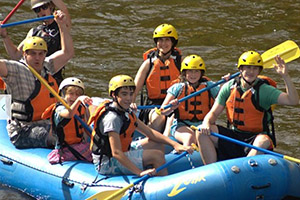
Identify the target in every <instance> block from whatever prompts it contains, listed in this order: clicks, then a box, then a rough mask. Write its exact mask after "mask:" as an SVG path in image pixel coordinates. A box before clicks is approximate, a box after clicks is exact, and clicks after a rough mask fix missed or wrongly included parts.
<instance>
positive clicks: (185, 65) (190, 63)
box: [180, 55, 206, 72]
mask: <svg viewBox="0 0 300 200" xmlns="http://www.w3.org/2000/svg"><path fill="white" fill-rule="evenodd" d="M185 69H198V70H204V72H206V67H205V63H204V61H203V59H202V58H201V57H200V56H198V55H189V56H187V57H185V58H184V59H183V61H182V63H181V69H180V71H181V72H182V71H183V70H185Z"/></svg>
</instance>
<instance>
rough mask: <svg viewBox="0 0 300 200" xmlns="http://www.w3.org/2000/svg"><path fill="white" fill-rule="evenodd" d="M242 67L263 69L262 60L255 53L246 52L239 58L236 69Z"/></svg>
mask: <svg viewBox="0 0 300 200" xmlns="http://www.w3.org/2000/svg"><path fill="white" fill-rule="evenodd" d="M243 65H251V66H258V67H263V60H262V58H261V55H260V54H259V53H257V52H255V51H246V52H245V53H243V54H242V55H241V56H240V58H239V61H238V66H237V67H238V68H240V66H243Z"/></svg>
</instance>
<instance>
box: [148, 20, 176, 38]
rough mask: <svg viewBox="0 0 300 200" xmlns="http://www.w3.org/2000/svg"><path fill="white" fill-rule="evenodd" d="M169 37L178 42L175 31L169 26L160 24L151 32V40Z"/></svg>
mask: <svg viewBox="0 0 300 200" xmlns="http://www.w3.org/2000/svg"><path fill="white" fill-rule="evenodd" d="M162 37H171V38H174V39H175V41H176V42H177V41H178V35H177V31H176V29H175V28H174V26H172V25H171V24H161V25H159V26H158V27H156V29H155V30H154V31H153V39H155V38H162Z"/></svg>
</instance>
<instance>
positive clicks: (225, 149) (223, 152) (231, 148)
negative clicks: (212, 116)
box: [217, 126, 257, 161]
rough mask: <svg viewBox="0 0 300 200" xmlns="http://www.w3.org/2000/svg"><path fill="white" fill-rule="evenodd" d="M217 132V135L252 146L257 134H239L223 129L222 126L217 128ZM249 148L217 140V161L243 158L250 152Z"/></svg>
mask: <svg viewBox="0 0 300 200" xmlns="http://www.w3.org/2000/svg"><path fill="white" fill-rule="evenodd" d="M217 127H218V130H219V134H222V135H224V136H227V137H230V138H233V139H236V140H239V141H242V142H245V143H248V144H251V145H252V144H253V142H254V140H255V138H256V136H257V134H253V133H240V132H237V131H234V130H232V129H228V128H225V127H223V126H217ZM250 150H251V148H249V147H244V146H242V145H239V144H235V143H233V142H230V141H227V140H223V139H221V138H219V140H218V148H217V155H218V161H220V160H226V159H232V158H238V157H244V156H247V154H248V153H249V152H250Z"/></svg>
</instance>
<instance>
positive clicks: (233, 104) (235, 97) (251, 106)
mask: <svg viewBox="0 0 300 200" xmlns="http://www.w3.org/2000/svg"><path fill="white" fill-rule="evenodd" d="M271 80H272V79H270V78H269V77H264V76H260V78H259V80H258V82H257V83H256V84H255V86H254V87H252V88H250V89H248V90H247V91H245V92H243V91H242V89H241V86H240V78H238V79H235V82H234V83H233V85H232V88H231V93H230V96H229V98H228V99H227V101H226V109H227V118H228V123H229V125H233V126H234V127H235V128H237V129H238V130H240V131H246V132H251V133H253V134H257V133H261V132H266V133H267V134H268V135H269V136H270V137H271V139H272V140H273V143H274V145H276V140H275V130H274V124H273V114H272V111H271V109H269V110H265V109H263V108H262V107H261V106H260V105H259V88H260V86H261V85H262V84H265V83H267V84H269V81H270V85H271V84H272V86H273V85H274V84H275V85H276V82H274V81H273V80H272V81H271ZM267 113H269V114H270V117H271V120H268V114H267ZM270 124H271V125H272V132H270V130H269V125H270Z"/></svg>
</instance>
